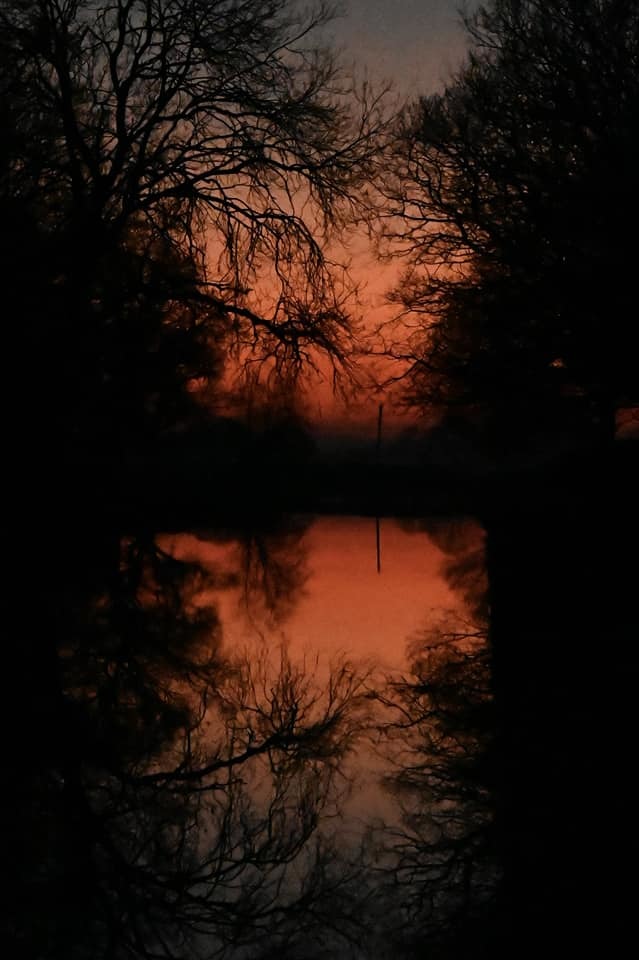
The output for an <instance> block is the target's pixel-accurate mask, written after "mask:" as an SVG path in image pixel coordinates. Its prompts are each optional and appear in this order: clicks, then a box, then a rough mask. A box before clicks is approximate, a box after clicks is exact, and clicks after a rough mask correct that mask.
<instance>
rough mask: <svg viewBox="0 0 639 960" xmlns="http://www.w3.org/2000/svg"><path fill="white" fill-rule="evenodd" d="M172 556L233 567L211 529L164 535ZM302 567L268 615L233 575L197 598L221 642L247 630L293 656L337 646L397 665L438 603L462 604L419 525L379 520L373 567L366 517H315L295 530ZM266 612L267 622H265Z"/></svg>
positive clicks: (233, 643)
mask: <svg viewBox="0 0 639 960" xmlns="http://www.w3.org/2000/svg"><path fill="white" fill-rule="evenodd" d="M164 543H165V545H166V546H167V547H168V548H169V549H170V550H171V552H173V553H174V554H175V555H176V556H178V557H180V558H183V559H189V560H198V561H199V562H201V563H202V564H203V565H204V566H205V567H207V568H208V569H209V570H218V571H221V570H227V571H228V570H230V569H231V568H232V567H233V566H234V565H235V566H236V567H237V566H239V564H238V559H237V544H236V543H235V542H230V541H229V542H221V541H220V539H219V538H218V537H216V535H215V534H214V533H199V534H193V533H189V534H178V535H172V536H170V537H165V538H164ZM299 549H301V550H302V552H303V553H304V556H305V564H306V567H305V576H304V578H303V582H302V583H301V585H300V588H299V592H298V594H297V596H296V597H295V598H292V599H294V602H293V603H291V605H290V607H288V608H287V613H288V615H286V616H284V617H282V618H279V619H277V618H276V620H275V622H273V620H272V619H270V618H267V617H265V616H261V615H260V612H259V608H257V610H256V608H255V606H251V607H250V608H249V610H248V611H247V607H246V603H245V600H246V597H245V593H244V589H243V585H242V583H241V582H238V583H235V584H233V585H232V586H231V587H230V588H229V587H228V585H227V584H228V581H226V582H225V583H224V584H223V585H222V586H221V588H220V589H218V590H215V589H214V590H213V591H211V592H209V593H208V594H207V596H206V597H203V598H202V602H206V601H207V600H208V601H209V602H211V601H213V602H214V603H215V604H216V605H217V608H218V611H219V614H220V618H221V621H222V625H223V634H224V644H225V646H226V648H227V649H232V648H234V647H240V648H241V647H245V646H247V645H250V644H251V643H253V642H254V641H255V640H256V639H260V638H262V637H264V638H270V639H271V640H272V641H274V642H278V641H285V642H286V643H287V645H288V648H289V650H290V653H291V655H292V656H294V657H298V656H309V655H310V656H315V654H316V653H317V652H319V654H320V656H321V657H322V659H325V660H333V659H335V658H336V657H338V656H340V655H345V656H348V657H349V658H352V659H356V660H367V661H368V660H373V661H375V662H376V663H378V664H379V665H380V666H381V667H383V668H384V669H391V670H392V669H403V668H404V667H405V664H406V658H405V654H406V644H407V641H408V640H409V639H410V638H411V637H412V635H413V634H414V633H415V632H416V631H418V630H419V629H420V628H422V627H423V626H424V625H425V624H426V623H427V622H428V621H429V620H430V619H433V618H435V619H436V618H437V617H438V616H439V615H440V614H441V611H443V610H451V611H458V612H459V611H462V610H463V607H464V602H463V600H462V599H461V598H460V596H459V594H458V593H457V592H456V591H455V590H454V589H453V588H452V587H451V586H450V585H449V583H448V582H447V580H446V578H445V575H444V574H445V567H446V554H445V553H444V552H443V550H442V549H440V547H438V546H437V545H436V544H435V542H434V541H433V539H432V538H431V537H430V536H429V534H428V533H427V532H425V531H424V530H420V529H415V530H411V531H408V530H406V529H403V528H402V527H401V526H400V525H399V523H398V522H397V521H395V520H392V519H383V520H382V521H381V572H380V573H378V572H377V566H376V534H375V521H374V519H372V518H364V517H321V518H318V519H316V520H314V521H313V522H312V524H311V525H310V526H309V527H308V529H307V530H306V532H305V533H303V535H302V537H301V541H300V543H299ZM269 619H270V622H269Z"/></svg>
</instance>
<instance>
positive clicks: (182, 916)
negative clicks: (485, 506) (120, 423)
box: [6, 498, 639, 960]
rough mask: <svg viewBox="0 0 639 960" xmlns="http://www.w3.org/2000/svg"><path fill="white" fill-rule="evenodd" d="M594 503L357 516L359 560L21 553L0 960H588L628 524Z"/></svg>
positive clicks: (620, 842) (218, 528)
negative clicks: (41, 571)
mask: <svg viewBox="0 0 639 960" xmlns="http://www.w3.org/2000/svg"><path fill="white" fill-rule="evenodd" d="M605 507H606V509H605V510H604V509H602V510H599V511H595V510H594V509H593V510H592V511H591V512H590V513H588V514H586V513H585V512H584V510H583V506H582V505H581V504H580V503H578V502H577V503H575V504H574V505H572V504H571V505H567V504H565V503H562V504H561V505H559V506H557V507H556V508H555V507H552V505H551V506H550V507H549V506H546V507H544V506H539V507H534V505H533V506H530V505H528V504H526V505H525V509H524V507H523V506H522V507H518V508H517V510H512V511H511V512H510V513H509V512H508V511H505V510H501V509H500V510H499V511H493V512H490V511H488V512H487V515H486V517H484V526H483V527H482V526H480V525H479V524H478V523H477V522H475V521H472V520H465V519H460V518H422V519H418V518H413V519H403V520H401V521H394V520H390V519H382V521H381V530H380V534H381V535H380V544H381V551H380V552H381V569H380V571H379V572H378V569H377V546H376V529H375V521H374V520H371V519H365V518H357V517H322V518H313V517H302V516H288V517H278V518H270V519H269V518H265V517H264V516H256V517H254V518H253V519H252V520H250V519H240V520H238V519H237V517H236V518H235V519H234V520H233V521H231V520H230V519H229V521H228V523H227V524H226V525H223V524H221V523H219V522H216V523H211V524H210V526H209V527H205V526H200V527H199V528H198V529H196V530H182V531H177V532H176V531H173V532H165V533H162V534H158V533H156V532H155V531H153V530H150V529H148V528H147V529H145V530H140V531H132V530H127V531H120V532H116V531H114V529H113V525H112V524H111V523H108V522H105V523H104V524H103V526H102V528H101V529H97V530H96V529H95V528H91V527H90V526H89V525H87V526H78V527H77V528H74V529H68V528H67V529H65V535H64V536H57V537H54V536H51V537H50V538H49V540H48V542H49V543H51V544H55V548H56V549H55V562H52V563H51V564H50V565H49V568H48V569H47V575H46V576H40V577H39V578H38V577H32V578H29V577H27V576H26V575H25V587H26V590H25V597H24V603H23V605H22V607H21V608H20V609H21V610H22V609H23V610H24V621H23V623H22V624H20V623H19V626H22V627H23V629H22V632H21V635H20V639H21V641H22V642H21V643H17V644H15V645H13V647H12V650H13V651H14V653H15V660H16V665H15V667H12V668H11V670H10V671H9V673H8V674H7V676H8V677H9V678H12V677H15V682H14V686H15V687H16V689H17V690H19V691H20V697H21V699H20V710H19V712H17V713H16V722H15V723H14V725H13V727H12V728H11V729H12V736H11V737H9V738H8V743H7V748H6V749H7V767H8V770H9V771H10V777H9V783H10V784H11V789H10V790H9V791H7V794H6V799H7V801H8V802H9V805H10V813H9V815H8V816H7V817H6V822H7V823H10V824H11V832H10V836H9V837H8V840H7V853H6V858H7V863H15V864H16V865H19V866H18V869H19V871H20V877H19V881H20V882H19V883H18V884H16V887H15V889H16V891H18V890H21V891H23V890H25V889H26V890H28V892H29V896H28V897H24V896H23V895H22V894H20V895H17V894H16V895H15V896H12V894H11V890H9V892H8V894H7V896H8V897H9V898H10V902H9V908H10V909H9V913H10V914H11V915H12V917H13V918H14V919H13V920H12V923H13V926H12V927H11V930H10V932H13V935H14V937H16V936H17V937H18V939H19V943H18V947H19V949H18V950H17V951H15V952H14V955H16V956H25V957H26V956H29V957H30V956H37V957H42V958H46V960H48V958H51V960H57V958H58V957H64V958H65V960H66V958H75V957H77V958H82V960H83V958H85V957H91V958H95V960H120V958H126V957H138V958H143V960H147V958H153V960H158V958H162V960H204V958H206V960H273V958H274V957H277V960H325V958H328V957H331V958H345V957H349V958H353V960H381V958H384V960H386V958H391V957H392V958H393V960H395V958H400V960H413V958H416V957H422V956H428V957H431V956H432V957H436V958H438V960H442V958H446V960H449V958H450V960H461V958H469V960H470V958H476V957H477V958H479V957H482V958H485V957H491V956H495V955H502V954H503V949H502V948H503V946H504V944H506V945H507V946H508V950H509V954H508V955H512V956H521V957H525V958H526V960H528V958H530V960H532V958H533V957H535V958H537V957H538V956H540V955H543V951H544V949H545V945H547V944H549V943H550V944H551V947H552V944H553V943H555V941H556V942H557V943H559V944H561V950H560V951H559V953H560V954H561V955H565V956H570V955H573V954H574V951H571V944H573V942H574V940H575V937H576V936H578V937H580V938H581V939H580V942H582V943H585V942H586V940H588V941H590V940H591V939H593V930H594V937H595V938H598V942H599V943H600V944H601V945H602V950H601V951H600V955H602V956H603V955H610V952H609V951H608V952H606V950H604V949H603V947H604V946H605V945H606V944H607V943H608V941H609V940H610V937H611V933H610V931H611V930H612V929H613V928H614V929H616V927H615V926H614V924H613V922H612V921H613V919H614V921H615V923H616V922H617V919H616V918H618V914H619V907H618V905H619V903H621V902H623V899H624V897H626V898H627V897H628V888H627V884H626V881H625V879H624V878H625V876H626V874H625V872H624V870H622V869H621V867H620V859H621V858H622V857H623V855H624V854H623V851H624V850H625V849H626V846H627V838H628V836H629V835H630V834H631V832H632V831H631V826H630V825H631V824H632V822H634V821H633V819H632V818H633V815H634V814H633V811H632V809H631V800H632V797H633V796H634V794H635V791H634V779H633V778H634V773H635V770H634V767H635V764H633V763H632V762H630V761H631V759H632V758H633V757H634V756H635V755H636V707H635V704H636V667H635V666H634V665H635V660H634V659H633V658H634V656H635V654H634V651H635V650H636V642H635V640H636V637H637V605H636V561H632V560H630V559H629V558H632V557H636V544H637V542H639V531H638V530H637V516H636V510H634V509H632V510H631V509H630V506H629V505H628V504H627V503H624V502H623V501H622V499H621V498H618V500H617V501H615V511H616V512H613V510H612V507H611V505H610V504H609V503H606V504H605ZM58 533H59V531H58ZM621 540H623V541H624V543H625V546H626V548H625V549H623V550H622V549H620V548H619V542H620V541H621ZM633 551H634V552H633ZM22 569H23V572H26V571H28V570H30V569H31V568H30V567H29V566H28V565H27V564H26V563H25V565H24V567H23V568H22ZM26 594H28V596H27V595H26ZM27 721H28V722H27ZM33 730H36V731H37V735H36V736H35V737H34V735H33V732H32V731H33ZM595 828H596V829H595ZM611 836H613V839H614V842H611V840H610V837H611ZM615 838H616V839H615ZM619 851H621V853H620V852H619ZM602 878H603V879H602ZM35 903H37V904H38V908H37V910H34V909H33V904H35ZM586 908H587V910H586ZM627 915H628V916H630V913H629V912H628V913H627ZM585 916H587V917H588V926H587V927H583V917H585ZM25 931H26V933H25ZM424 945H426V947H427V949H426V947H425V946H424ZM500 951H501V952H500ZM555 952H557V951H555ZM613 952H614V953H615V954H618V953H619V951H618V950H615V951H613ZM550 953H551V955H553V950H552V949H551V950H550Z"/></svg>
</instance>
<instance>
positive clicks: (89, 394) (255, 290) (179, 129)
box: [0, 0, 380, 434]
mask: <svg viewBox="0 0 639 960" xmlns="http://www.w3.org/2000/svg"><path fill="white" fill-rule="evenodd" d="M329 17H330V10H329V9H328V7H327V6H326V5H325V4H324V3H318V4H314V5H312V6H311V7H309V8H306V9H305V10H303V11H301V12H300V11H296V9H295V5H292V4H290V3H288V2H286V0H150V2H145V0H69V2H66V0H3V3H2V6H1V7H0V28H1V32H2V41H1V43H2V55H3V68H2V73H1V76H0V86H1V89H2V93H3V96H4V106H3V113H2V118H1V120H2V124H3V128H4V129H3V133H5V134H6V136H5V139H4V142H3V156H2V171H1V177H0V180H1V183H0V187H1V190H0V194H1V196H0V199H1V204H2V211H3V218H4V225H3V230H4V236H3V253H4V258H5V259H4V266H5V268H6V273H7V281H8V288H9V290H10V292H11V293H12V296H13V297H14V299H15V303H16V312H17V316H16V325H17V326H18V327H19V328H20V333H19V335H18V347H17V350H18V355H19V356H20V357H21V358H22V357H24V358H25V363H27V364H28V366H29V369H30V370H33V376H30V378H29V380H30V383H31V385H32V387H31V391H30V393H31V395H32V397H33V400H32V404H31V405H32V407H33V409H34V419H36V418H37V415H38V412H39V413H42V408H43V407H44V406H45V405H46V406H47V410H48V412H49V414H50V415H52V414H53V412H54V411H55V408H56V406H58V407H59V408H60V410H59V411H58V414H59V416H58V420H59V421H61V423H57V424H55V426H56V427H58V428H59V427H60V426H61V424H64V423H67V425H68V423H69V422H70V425H71V426H70V429H74V428H76V426H77V424H76V423H75V422H74V421H76V420H79V421H80V426H81V428H82V429H83V430H84V433H85V434H90V433H91V429H90V427H89V426H87V422H88V423H89V424H90V425H91V426H92V427H95V425H96V422H99V420H100V418H102V419H103V420H105V421H106V422H107V424H108V422H109V421H110V420H112V421H113V422H115V423H116V425H117V424H118V423H119V425H120V426H121V427H122V429H124V427H125V426H126V424H127V422H130V420H131V418H132V419H133V420H135V418H136V416H141V417H142V418H143V419H144V416H145V415H151V414H154V413H155V411H156V410H157V409H158V407H163V409H165V410H166V412H167V415H169V414H171V413H172V411H171V402H172V398H174V397H176V396H178V395H182V396H185V395H188V394H189V393H190V394H192V393H193V391H194V390H197V388H198V387H202V385H203V384H204V383H205V381H207V380H210V379H211V378H213V379H215V378H216V377H218V376H219V374H220V371H221V367H222V362H223V360H225V359H226V358H227V357H228V356H229V355H230V354H233V355H234V356H235V357H236V358H237V357H238V356H240V357H242V358H243V359H244V360H251V361H252V362H253V365H255V364H257V365H266V368H267V371H268V372H270V373H271V374H278V373H280V372H282V371H283V370H284V369H287V370H288V371H290V370H291V369H294V370H296V371H298V372H299V370H300V369H301V368H302V367H303V366H304V365H305V364H313V363H314V362H315V359H316V356H317V351H319V352H320V353H323V354H324V355H325V356H327V357H328V358H329V360H330V362H331V363H332V364H333V365H334V367H335V368H337V367H340V366H347V365H348V351H349V343H350V338H351V334H352V330H351V326H350V319H349V316H348V313H347V310H346V307H345V299H346V287H347V284H346V281H345V279H344V274H343V273H342V272H341V271H340V269H339V267H338V266H337V265H336V264H334V263H333V262H332V261H331V257H330V256H329V254H328V252H327V251H328V249H329V241H330V238H331V237H332V236H333V235H334V234H335V232H336V231H338V230H339V228H340V227H342V226H343V225H344V223H345V222H346V221H347V220H348V219H349V218H351V217H353V216H354V215H356V213H357V211H358V210H361V207H360V206H359V201H358V195H359V191H360V188H361V187H362V185H363V184H364V183H365V182H366V180H367V178H368V177H369V176H370V174H371V172H372V170H373V168H374V165H375V157H376V153H377V147H376V136H377V133H378V132H379V123H380V119H379V111H378V104H377V102H376V101H375V100H374V99H370V98H369V97H368V95H367V94H366V92H364V93H362V95H361V97H359V99H358V94H357V92H356V91H355V90H354V89H353V84H352V83H351V82H350V81H348V80H346V79H345V78H343V77H342V76H341V75H340V73H339V71H338V69H337V67H336V64H335V62H334V59H333V58H332V56H331V55H330V53H328V52H325V51H321V50H318V49H315V48H314V47H313V46H312V43H311V40H310V39H309V38H310V35H311V34H312V32H313V31H314V30H315V29H316V28H318V27H319V26H321V25H322V24H323V23H324V22H325V21H326V19H327V18H329ZM170 358H173V362H172V363H171V362H170ZM136 378H137V384H136ZM22 392H23V395H24V390H23V391H22ZM160 398H162V399H160ZM45 399H46V404H45ZM140 410H142V413H141V412H140ZM118 411H121V413H120V415H119V416H118Z"/></svg>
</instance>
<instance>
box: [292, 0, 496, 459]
mask: <svg viewBox="0 0 639 960" xmlns="http://www.w3.org/2000/svg"><path fill="white" fill-rule="evenodd" d="M478 2H479V0H466V3H465V4H464V2H463V0H339V7H340V8H341V10H342V15H341V16H340V17H339V18H338V19H336V20H335V21H334V22H333V23H332V24H331V25H330V27H329V28H328V29H327V31H326V34H327V37H326V38H327V41H328V43H329V44H330V46H331V47H332V48H334V49H336V50H337V51H339V52H340V54H341V59H342V62H343V63H344V65H345V66H346V67H348V68H351V67H352V69H353V71H354V73H355V75H356V76H359V77H361V78H367V79H369V80H370V81H371V82H372V83H378V84H386V83H389V84H391V85H392V93H391V97H393V96H394V97H395V98H396V99H397V100H399V101H400V102H403V101H407V100H412V99H415V98H417V97H419V96H420V95H423V94H428V93H433V92H435V91H437V90H441V89H442V88H443V87H444V85H445V83H446V81H447V79H448V78H449V77H450V74H451V72H452V71H454V70H455V68H456V67H457V66H458V65H459V63H460V61H461V59H462V58H463V55H464V52H465V49H466V37H465V32H464V27H463V24H462V22H461V14H460V10H461V9H462V7H463V6H465V8H466V9H467V10H468V11H472V10H473V9H475V8H476V7H477V5H478ZM349 254H350V255H351V256H352V269H353V274H354V276H355V278H356V280H357V282H358V283H360V284H362V294H361V300H362V304H361V307H360V309H359V313H360V315H361V316H362V318H363V320H364V322H365V324H366V326H367V327H368V328H369V329H370V328H372V327H375V326H376V325H377V324H378V323H379V322H381V321H382V320H384V319H386V318H388V317H390V315H391V308H390V307H389V306H388V304H387V303H386V294H387V292H388V290H389V288H390V287H391V286H392V284H393V282H394V280H395V278H396V277H397V274H398V271H399V269H400V264H399V263H392V264H379V263H378V262H376V261H375V260H374V257H373V254H372V252H371V251H370V250H367V249H366V245H365V244H364V243H361V244H359V243H357V241H356V240H355V242H353V243H352V244H351V250H349ZM379 400H385V401H386V407H385V410H386V413H385V427H386V430H387V431H388V430H391V429H393V427H400V426H401V424H402V422H406V418H404V417H400V416H399V415H398V412H397V410H394V409H393V407H392V404H391V403H389V398H388V397H385V396H383V395H381V394H380V395H379V396H372V397H371V396H370V395H369V394H367V393H365V392H361V393H360V394H359V395H358V400H357V402H351V404H350V405H349V407H348V409H346V408H345V407H344V405H343V404H342V403H341V401H336V400H335V399H334V398H333V397H332V395H331V392H330V389H329V388H328V387H326V386H325V387H323V388H320V389H319V390H314V392H313V397H312V401H311V411H310V412H311V416H312V417H313V418H314V419H315V420H317V421H318V422H320V423H321V424H323V425H324V429H329V430H330V431H331V433H334V432H335V431H340V430H345V431H346V432H348V433H351V432H355V433H358V434H361V435H364V434H366V435H367V434H368V432H369V427H370V431H374V424H375V422H376V416H377V404H378V402H379ZM408 419H409V420H410V419H412V417H409V418H408ZM371 435H372V434H371ZM347 442H352V441H351V440H348V441H347Z"/></svg>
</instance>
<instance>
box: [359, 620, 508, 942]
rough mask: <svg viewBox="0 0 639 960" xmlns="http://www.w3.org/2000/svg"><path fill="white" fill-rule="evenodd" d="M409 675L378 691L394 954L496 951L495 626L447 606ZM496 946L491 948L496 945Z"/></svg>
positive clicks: (384, 878)
mask: <svg viewBox="0 0 639 960" xmlns="http://www.w3.org/2000/svg"><path fill="white" fill-rule="evenodd" d="M409 657H410V676H408V677H404V678H402V679H400V680H393V681H391V682H390V683H389V686H388V687H387V689H386V691H385V692H384V693H382V694H380V695H379V697H378V699H379V702H380V703H381V704H382V705H383V706H384V708H386V710H388V719H387V721H386V723H385V725H384V726H383V727H382V729H383V736H384V737H385V738H388V745H387V746H386V747H384V748H383V752H384V755H385V756H386V757H387V759H388V762H389V764H390V772H389V773H388V774H387V775H386V777H385V785H386V788H387V789H388V790H389V791H390V793H391V795H392V797H393V798H394V800H395V803H396V805H397V807H396V813H395V821H396V822H395V823H392V822H391V823H389V824H387V825H386V826H385V827H384V829H383V831H382V832H381V835H380V838H378V841H379V840H380V839H381V843H382V853H381V856H380V865H379V866H378V868H377V869H378V870H379V874H380V877H381V881H380V892H379V894H378V895H381V896H382V897H383V899H384V900H385V901H386V902H388V903H389V904H393V908H392V912H391V916H392V923H391V927H390V937H391V942H392V943H393V944H394V947H393V950H394V952H395V954H397V953H399V954H400V955H402V956H422V955H423V953H424V952H427V953H428V955H430V956H435V957H451V958H452V957H477V956H484V955H488V953H489V951H490V949H494V945H495V940H494V936H495V929H496V928H495V927H494V913H495V909H496V902H497V901H496V893H497V889H498V884H499V870H500V868H499V864H498V859H497V850H496V848H495V844H494V838H493V821H494V791H493V787H494V784H493V782H492V781H493V773H492V770H491V765H492V751H493V739H494V715H493V698H492V690H491V681H490V655H489V648H488V644H487V633H486V626H485V624H482V623H477V622H475V623H473V622H469V621H468V622H467V621H463V620H460V619H459V618H454V617H453V616H452V615H448V616H444V617H443V618H442V620H441V621H440V622H438V623H437V622H436V623H433V624H431V625H430V626H429V627H428V628H427V630H425V631H424V632H423V633H420V634H419V635H418V636H417V637H415V639H414V640H413V641H412V642H411V644H410V646H409ZM491 944H492V947H491Z"/></svg>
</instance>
